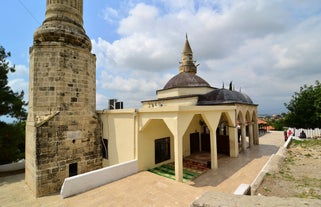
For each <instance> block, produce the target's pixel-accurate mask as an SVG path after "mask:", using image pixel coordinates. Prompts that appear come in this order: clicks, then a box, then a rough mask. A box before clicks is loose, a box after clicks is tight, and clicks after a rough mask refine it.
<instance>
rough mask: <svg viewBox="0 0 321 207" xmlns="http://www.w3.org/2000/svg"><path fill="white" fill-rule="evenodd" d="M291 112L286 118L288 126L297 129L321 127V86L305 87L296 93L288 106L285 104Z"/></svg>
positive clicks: (318, 84) (318, 83)
mask: <svg viewBox="0 0 321 207" xmlns="http://www.w3.org/2000/svg"><path fill="white" fill-rule="evenodd" d="M284 105H285V107H286V108H287V109H288V110H289V112H288V114H287V116H286V119H285V121H286V124H287V125H288V126H290V127H296V128H317V127H319V128H320V127H321V84H320V82H319V81H316V82H315V85H311V86H307V85H304V86H303V87H301V88H300V92H295V94H294V95H293V96H292V99H291V100H290V102H289V103H288V104H284Z"/></svg>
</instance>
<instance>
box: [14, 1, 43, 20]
mask: <svg viewBox="0 0 321 207" xmlns="http://www.w3.org/2000/svg"><path fill="white" fill-rule="evenodd" d="M18 2H19V3H20V4H21V6H22V7H23V8H24V9H25V10H26V11H27V13H28V14H29V15H30V16H31V17H32V19H33V20H35V21H36V22H37V23H38V24H41V23H40V22H39V21H38V20H37V18H36V17H35V16H34V15H33V14H32V12H31V11H30V10H29V9H28V7H27V6H26V5H25V4H24V3H23V2H22V1H21V0H18Z"/></svg>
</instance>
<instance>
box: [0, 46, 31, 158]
mask: <svg viewBox="0 0 321 207" xmlns="http://www.w3.org/2000/svg"><path fill="white" fill-rule="evenodd" d="M10 55H11V54H10V52H8V53H7V52H6V51H5V49H4V48H3V47H2V46H0V116H7V117H11V118H14V119H16V120H17V121H15V122H14V123H5V122H2V121H0V152H1V153H0V164H4V163H9V162H12V161H16V160H17V159H20V158H22V157H24V142H25V120H26V117H27V112H26V109H25V108H24V106H26V105H27V104H26V102H25V101H24V100H23V96H24V92H23V91H21V92H19V93H18V92H13V90H12V89H11V87H10V86H9V85H8V73H9V72H11V73H13V72H15V67H14V66H10V64H9V62H8V61H7V60H6V59H7V58H8V57H10Z"/></svg>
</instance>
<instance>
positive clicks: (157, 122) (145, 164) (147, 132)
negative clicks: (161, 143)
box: [138, 119, 174, 170]
mask: <svg viewBox="0 0 321 207" xmlns="http://www.w3.org/2000/svg"><path fill="white" fill-rule="evenodd" d="M167 137H169V140H170V149H169V150H170V159H168V160H165V161H164V162H161V163H155V141H156V140H158V139H163V138H167ZM138 146H140V147H139V148H138V160H139V163H138V166H139V170H147V169H149V168H153V167H155V166H157V165H161V164H164V163H169V162H174V147H173V146H174V135H173V134H172V132H171V131H170V129H169V128H168V126H167V125H166V123H165V121H164V120H163V119H149V120H148V121H147V122H146V123H145V125H144V126H143V128H141V130H140V132H139V139H138Z"/></svg>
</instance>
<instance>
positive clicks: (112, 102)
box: [108, 99, 117, 110]
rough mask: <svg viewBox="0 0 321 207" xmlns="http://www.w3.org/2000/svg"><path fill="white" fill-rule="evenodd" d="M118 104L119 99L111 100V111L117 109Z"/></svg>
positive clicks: (109, 102) (109, 105) (109, 103)
mask: <svg viewBox="0 0 321 207" xmlns="http://www.w3.org/2000/svg"><path fill="white" fill-rule="evenodd" d="M116 103H117V99H109V101H108V108H109V110H114V109H116Z"/></svg>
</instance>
